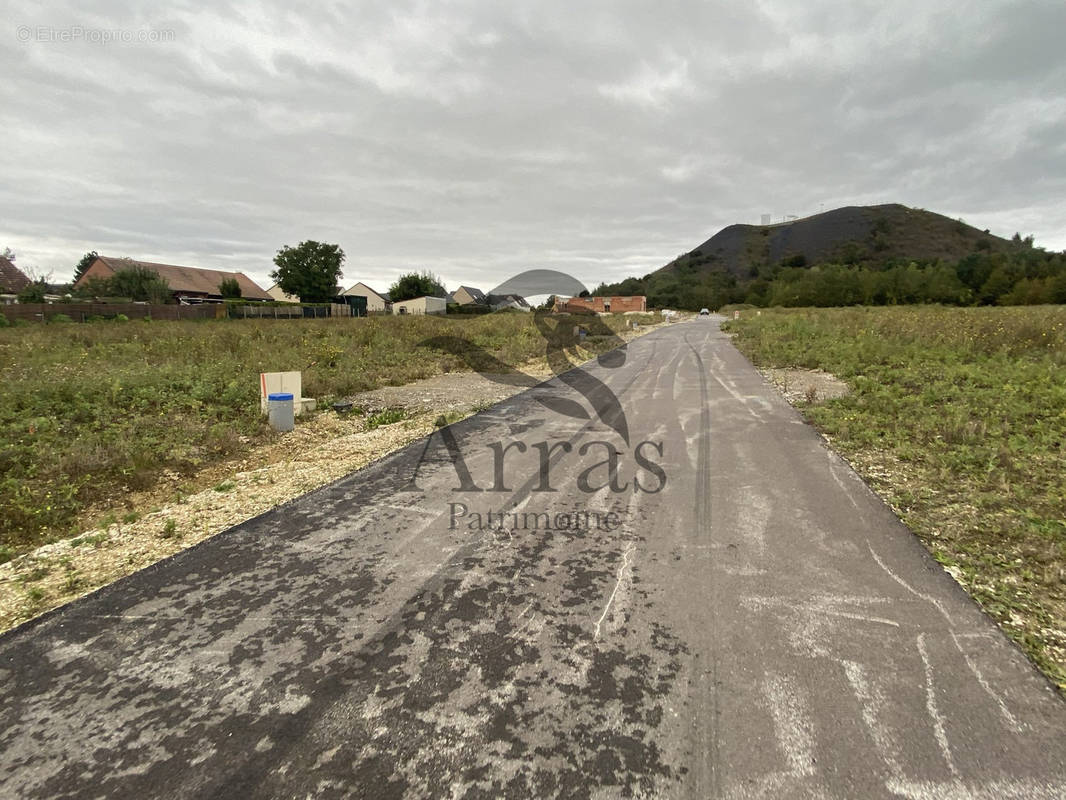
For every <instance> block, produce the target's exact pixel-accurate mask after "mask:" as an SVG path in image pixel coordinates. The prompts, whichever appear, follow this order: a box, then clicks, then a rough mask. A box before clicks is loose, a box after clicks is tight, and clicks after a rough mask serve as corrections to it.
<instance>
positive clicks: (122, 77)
mask: <svg viewBox="0 0 1066 800" xmlns="http://www.w3.org/2000/svg"><path fill="white" fill-rule="evenodd" d="M1064 15H1066V11H1064V7H1063V6H1062V4H1061V3H1059V2H1029V3H1020V4H1019V3H1009V2H996V3H993V2H983V3H979V4H978V3H972V4H968V5H964V6H960V5H958V4H943V5H940V6H939V7H938V6H936V5H935V4H932V5H931V4H929V3H926V2H921V3H919V2H913V3H895V4H884V3H880V2H878V3H873V2H870V3H836V2H813V3H804V4H795V3H786V2H784V1H783V0H782V1H781V2H765V3H759V4H750V3H696V2H687V1H683V0H666V2H663V3H659V4H656V5H654V6H651V5H649V4H646V3H637V2H631V1H628V0H626V1H623V2H613V3H606V2H604V3H590V4H577V5H575V4H573V3H558V2H539V3H523V2H519V3H514V4H511V3H508V4H501V3H480V2H463V3H454V4H447V5H444V4H430V3H416V2H400V3H395V4H389V5H386V4H369V3H367V4H359V5H357V6H356V7H355V8H354V9H353V10H347V9H346V8H345V7H343V6H341V5H328V6H323V7H322V8H319V7H311V8H300V9H297V8H295V7H293V6H291V5H289V4H282V3H274V2H267V3H259V4H231V5H228V4H210V5H203V6H199V5H196V4H180V5H178V6H177V7H174V8H171V9H167V10H166V11H160V12H155V11H153V10H152V9H151V8H150V7H144V6H142V5H140V4H134V3H101V4H98V6H97V8H96V9H95V10H94V11H93V12H86V11H83V10H81V9H79V8H77V7H76V6H75V5H74V4H73V3H71V4H68V5H65V6H64V5H62V4H59V5H55V6H50V7H49V9H48V10H47V11H45V10H42V9H40V8H38V7H37V6H36V5H33V4H30V3H14V4H13V7H12V8H11V10H10V12H9V13H8V14H6V15H5V17H6V18H7V20H9V21H10V22H9V23H8V25H9V30H8V35H9V41H8V42H7V43H5V44H6V46H5V47H3V48H0V68H2V69H3V71H4V74H5V75H6V76H9V78H7V79H5V81H4V82H3V83H2V84H0V102H2V103H3V108H4V110H5V122H6V128H5V131H6V133H5V147H4V150H3V155H2V156H0V159H2V161H0V163H2V166H3V176H4V180H3V181H2V182H0V236H2V237H3V238H2V240H0V246H10V247H13V248H14V249H16V251H18V252H19V253H20V262H21V263H26V264H31V265H37V266H41V267H43V268H48V269H53V270H55V273H56V275H57V276H64V275H69V273H70V270H71V269H72V267H73V264H74V263H75V262H76V261H77V259H78V257H79V256H80V255H81V253H82V252H84V251H85V250H88V249H96V250H99V251H100V252H108V253H116V254H120V255H122V254H128V255H132V256H137V257H142V258H150V259H156V260H170V261H174V262H178V263H181V262H182V261H186V262H189V263H197V264H202V265H205V266H211V265H218V266H221V267H227V268H233V269H238V268H239V269H244V270H245V271H247V272H248V273H249V274H251V275H253V276H254V277H255V278H257V279H258V280H259V281H260V282H262V283H269V279H268V278H267V273H268V272H269V270H270V269H271V263H270V262H271V258H272V256H273V254H274V252H275V251H276V250H277V248H278V247H280V246H281V245H283V244H295V243H296V242H298V241H300V240H302V239H306V238H315V239H322V240H327V241H336V242H339V243H340V244H341V245H342V247H344V248H345V250H346V251H347V253H348V255H349V260H348V266H347V268H346V278H345V281H346V282H352V281H354V280H356V279H364V280H367V281H368V282H370V283H371V284H372V285H374V284H381V285H386V284H387V283H388V282H390V281H391V280H392V279H393V278H395V277H396V275H398V274H399V273H400V272H402V271H404V270H405V269H410V268H429V269H433V270H434V271H436V272H438V273H440V274H442V275H443V276H444V278H445V279H446V281H447V283H448V284H449V285H450V286H455V285H458V284H459V283H466V284H473V285H481V286H483V287H491V286H494V285H496V284H498V283H499V282H500V281H502V280H504V279H505V278H507V277H508V276H509V275H511V274H514V273H516V272H520V271H522V270H525V269H530V268H553V269H560V270H563V271H568V272H571V273H572V274H574V275H575V276H576V277H577V278H578V279H580V280H581V281H582V282H584V283H585V284H587V285H595V284H596V283H598V282H600V281H601V280H613V279H617V278H621V277H625V276H627V275H632V274H644V273H645V272H648V271H650V270H652V269H654V268H656V267H658V266H660V265H661V264H662V263H664V262H665V261H667V260H668V259H670V258H672V257H673V256H674V255H676V254H677V253H678V252H681V251H682V250H684V249H687V248H688V247H691V246H693V245H694V244H696V243H698V242H699V241H702V240H703V239H704V238H706V237H707V236H709V235H710V234H712V233H714V231H715V230H717V229H718V228H720V227H722V226H724V225H727V224H730V223H732V222H737V221H747V222H754V221H757V219H758V215H759V214H760V213H762V212H770V213H773V214H775V215H776V216H780V215H782V214H786V213H792V214H806V213H814V212H817V211H818V210H819V208H820V207H821V206H822V205H823V204H824V206H825V208H832V207H835V206H838V205H844V204H848V203H853V202H889V201H898V202H903V203H907V204H910V205H915V206H922V207H925V208H930V209H933V210H938V211H942V212H944V213H949V214H953V215H963V216H965V217H966V218H967V220H968V221H970V222H972V223H974V224H978V225H980V226H981V227H991V228H993V230H994V231H995V232H998V233H1003V234H1006V235H1009V234H1011V233H1013V232H1014V230H1022V231H1023V232H1032V233H1035V234H1036V237H1037V242H1038V244H1044V245H1046V246H1050V247H1055V248H1056V249H1058V248H1062V247H1066V232H1064V221H1066V202H1064V201H1062V200H1061V199H1060V198H1062V197H1064V196H1066V193H1064V191H1063V189H1064V188H1066V187H1064V186H1063V182H1064V180H1066V178H1064V176H1066V170H1064V169H1063V167H1064V166H1066V165H1064V160H1066V158H1064V150H1063V147H1062V145H1061V139H1062V137H1061V132H1062V130H1063V128H1064V124H1063V123H1064V122H1066V119H1064V117H1066V110H1064V107H1063V104H1062V102H1061V100H1060V96H1061V91H1060V89H1059V87H1060V86H1062V85H1063V83H1064V82H1066V80H1064V79H1066V58H1064V57H1063V56H1062V54H1061V52H1060V51H1061V48H1059V47H1058V42H1057V39H1058V38H1059V35H1060V32H1061V30H1063V28H1064V27H1066V26H1064V25H1063V23H1064V22H1066V18H1064ZM21 24H28V25H38V24H40V25H53V26H64V25H66V26H69V25H73V24H81V25H84V26H86V27H88V26H98V27H106V28H134V29H140V28H153V29H168V30H173V31H174V35H175V41H174V42H172V43H162V44H129V45H127V44H118V43H111V44H106V45H105V44H95V45H90V44H86V43H58V42H36V41H31V42H17V41H15V31H16V28H17V26H18V25H21ZM998 226H1002V227H998Z"/></svg>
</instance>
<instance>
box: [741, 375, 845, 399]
mask: <svg viewBox="0 0 1066 800" xmlns="http://www.w3.org/2000/svg"><path fill="white" fill-rule="evenodd" d="M759 372H761V373H762V375H763V377H764V378H766V379H767V380H768V381H770V383H772V384H773V385H774V386H776V387H777V388H778V390H780V392H781V394H783V395H784V396H785V399H786V400H788V402H790V403H791V404H792V405H794V406H795V405H803V404H806V405H812V404H814V403H822V402H824V401H826V400H831V399H833V398H834V397H843V396H844V395H846V394H847V393H848V385H847V384H846V383H844V381H842V380H840V378H838V377H836V376H835V375H831V374H830V373H828V372H822V370H820V369H794V368H791V367H790V368H785V369H777V368H768V369H760V370H759Z"/></svg>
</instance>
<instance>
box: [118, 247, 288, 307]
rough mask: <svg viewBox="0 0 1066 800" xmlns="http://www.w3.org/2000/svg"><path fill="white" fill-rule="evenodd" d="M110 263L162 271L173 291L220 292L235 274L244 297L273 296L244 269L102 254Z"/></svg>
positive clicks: (162, 275) (160, 275) (159, 273)
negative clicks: (222, 284) (190, 265)
mask: <svg viewBox="0 0 1066 800" xmlns="http://www.w3.org/2000/svg"><path fill="white" fill-rule="evenodd" d="M99 259H100V260H101V261H103V262H104V263H105V264H106V265H107V266H108V267H110V268H111V269H112V270H115V271H116V272H117V271H118V270H120V269H124V268H127V267H144V268H145V269H150V270H152V271H153V272H155V273H156V274H158V275H159V277H161V278H162V279H163V280H165V281H166V282H167V285H168V286H170V289H171V291H174V292H178V293H181V292H191V293H195V294H208V295H215V296H218V295H219V294H220V292H219V285H220V284H221V283H222V281H224V280H225V279H227V278H235V279H236V280H237V283H238V284H239V285H240V287H241V297H244V298H248V299H251V300H273V299H274V298H272V297H271V296H270V295H269V294H267V293H266V292H264V291H263V290H262V289H261V288H260V287H259V286H258V285H257V284H256V283H255V281H253V280H252V279H251V278H249V277H248V276H247V275H245V274H244V273H243V272H226V271H223V270H219V269H203V268H201V267H179V266H176V265H173V264H156V263H153V262H151V261H134V260H133V259H131V258H112V257H105V256H99Z"/></svg>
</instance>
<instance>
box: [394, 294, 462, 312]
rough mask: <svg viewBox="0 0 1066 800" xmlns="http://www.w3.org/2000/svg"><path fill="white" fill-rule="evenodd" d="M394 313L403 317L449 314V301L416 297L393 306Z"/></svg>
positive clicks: (439, 298) (440, 298)
mask: <svg viewBox="0 0 1066 800" xmlns="http://www.w3.org/2000/svg"><path fill="white" fill-rule="evenodd" d="M392 313H393V314H399V315H402V316H406V315H412V316H417V315H419V314H447V313H448V300H447V299H446V298H444V297H415V298H412V299H411V300H402V301H400V302H398V303H393V304H392Z"/></svg>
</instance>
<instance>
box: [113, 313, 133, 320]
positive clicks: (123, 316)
mask: <svg viewBox="0 0 1066 800" xmlns="http://www.w3.org/2000/svg"><path fill="white" fill-rule="evenodd" d="M129 321H130V318H129V317H127V316H126V315H125V314H115V322H129Z"/></svg>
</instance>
